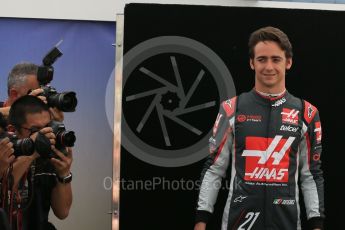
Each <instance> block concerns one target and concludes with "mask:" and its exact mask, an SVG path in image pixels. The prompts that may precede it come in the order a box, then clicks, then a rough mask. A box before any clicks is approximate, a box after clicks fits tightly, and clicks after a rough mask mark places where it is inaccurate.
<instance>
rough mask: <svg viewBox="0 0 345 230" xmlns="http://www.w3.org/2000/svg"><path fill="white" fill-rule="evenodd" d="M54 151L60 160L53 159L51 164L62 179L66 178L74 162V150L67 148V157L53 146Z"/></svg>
mask: <svg viewBox="0 0 345 230" xmlns="http://www.w3.org/2000/svg"><path fill="white" fill-rule="evenodd" d="M52 150H53V151H54V152H55V154H56V155H57V156H58V157H59V158H60V159H58V158H51V159H50V162H51V163H52V164H53V166H54V167H55V169H56V172H57V174H58V176H59V177H60V178H63V177H66V176H68V175H69V174H70V172H71V165H72V161H73V157H72V148H68V147H67V148H66V153H67V154H66V155H64V154H63V153H62V152H61V151H59V150H58V149H56V148H55V146H52Z"/></svg>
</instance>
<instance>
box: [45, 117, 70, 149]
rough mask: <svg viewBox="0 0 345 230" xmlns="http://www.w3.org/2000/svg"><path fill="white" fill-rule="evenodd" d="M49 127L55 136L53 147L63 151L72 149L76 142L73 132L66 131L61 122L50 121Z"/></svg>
mask: <svg viewBox="0 0 345 230" xmlns="http://www.w3.org/2000/svg"><path fill="white" fill-rule="evenodd" d="M50 127H51V128H52V129H53V133H54V134H55V137H56V138H55V140H56V143H55V147H56V148H57V149H58V150H60V151H64V149H65V148H66V147H73V146H74V143H75V141H76V137H75V134H74V131H70V130H66V127H65V125H64V124H63V123H62V122H58V121H52V122H50Z"/></svg>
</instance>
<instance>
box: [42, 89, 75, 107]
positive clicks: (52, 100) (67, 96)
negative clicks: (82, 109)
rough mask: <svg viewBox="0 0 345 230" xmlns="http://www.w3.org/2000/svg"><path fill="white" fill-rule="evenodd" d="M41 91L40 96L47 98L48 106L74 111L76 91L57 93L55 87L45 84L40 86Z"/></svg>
mask: <svg viewBox="0 0 345 230" xmlns="http://www.w3.org/2000/svg"><path fill="white" fill-rule="evenodd" d="M41 89H43V93H42V94H40V96H45V97H46V98H47V102H48V105H49V106H50V107H56V108H58V109H59V110H61V111H63V112H74V111H75V108H76V107H77V103H78V101H77V97H76V93H75V92H73V91H70V92H62V93H58V92H57V91H56V89H55V88H53V87H51V86H49V85H46V86H41Z"/></svg>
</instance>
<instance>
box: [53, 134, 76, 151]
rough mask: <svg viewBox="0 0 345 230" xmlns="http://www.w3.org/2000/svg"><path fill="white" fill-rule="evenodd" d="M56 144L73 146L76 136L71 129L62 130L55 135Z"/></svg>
mask: <svg viewBox="0 0 345 230" xmlns="http://www.w3.org/2000/svg"><path fill="white" fill-rule="evenodd" d="M56 140H57V145H59V146H63V147H73V146H74V142H75V140H76V137H75V135H74V132H73V131H63V132H59V133H58V134H57V135H56Z"/></svg>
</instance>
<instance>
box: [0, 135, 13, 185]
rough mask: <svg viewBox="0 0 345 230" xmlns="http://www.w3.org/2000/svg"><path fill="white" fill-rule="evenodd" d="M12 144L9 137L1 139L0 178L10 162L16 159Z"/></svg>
mask: <svg viewBox="0 0 345 230" xmlns="http://www.w3.org/2000/svg"><path fill="white" fill-rule="evenodd" d="M12 146H13V144H12V143H11V142H10V140H9V139H8V138H7V137H6V138H4V139H2V140H1V141H0V180H1V179H2V176H3V175H4V174H5V172H6V171H7V169H8V167H9V166H10V164H11V163H12V162H13V161H14V156H13V154H12V153H13V148H12Z"/></svg>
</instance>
